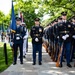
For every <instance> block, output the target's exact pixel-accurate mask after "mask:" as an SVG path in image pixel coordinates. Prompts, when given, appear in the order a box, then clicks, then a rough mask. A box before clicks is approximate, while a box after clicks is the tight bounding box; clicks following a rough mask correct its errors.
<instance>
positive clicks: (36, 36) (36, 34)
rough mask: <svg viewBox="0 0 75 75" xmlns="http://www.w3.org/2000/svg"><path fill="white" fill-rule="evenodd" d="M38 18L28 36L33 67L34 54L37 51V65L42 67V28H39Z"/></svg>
mask: <svg viewBox="0 0 75 75" xmlns="http://www.w3.org/2000/svg"><path fill="white" fill-rule="evenodd" d="M39 20H40V19H39V18H36V19H35V26H33V27H32V28H31V31H30V36H31V38H32V46H33V65H35V64H36V52H37V51H38V63H39V65H42V37H43V27H42V26H40V22H39Z"/></svg>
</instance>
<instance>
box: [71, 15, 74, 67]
mask: <svg viewBox="0 0 75 75" xmlns="http://www.w3.org/2000/svg"><path fill="white" fill-rule="evenodd" d="M74 53H75V16H73V18H72V50H71V61H72V60H73V58H74V57H75V55H74ZM74 67H75V64H74Z"/></svg>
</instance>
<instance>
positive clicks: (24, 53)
mask: <svg viewBox="0 0 75 75" xmlns="http://www.w3.org/2000/svg"><path fill="white" fill-rule="evenodd" d="M22 26H23V27H24V32H25V36H24V37H23V57H24V58H26V50H27V49H26V48H27V42H28V41H27V38H28V29H27V28H26V24H25V23H24V22H22Z"/></svg>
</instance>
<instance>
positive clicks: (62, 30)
mask: <svg viewBox="0 0 75 75" xmlns="http://www.w3.org/2000/svg"><path fill="white" fill-rule="evenodd" d="M61 14H62V23H60V24H59V25H58V28H57V30H58V36H59V40H60V41H59V42H60V50H59V53H60V67H62V66H63V65H62V61H63V55H64V52H65V54H66V61H67V66H68V67H70V68H71V67H72V66H71V65H70V51H71V39H72V36H71V32H72V30H71V29H72V25H71V24H70V23H69V22H68V21H67V16H66V15H67V12H62V13H61ZM61 49H62V50H61Z"/></svg>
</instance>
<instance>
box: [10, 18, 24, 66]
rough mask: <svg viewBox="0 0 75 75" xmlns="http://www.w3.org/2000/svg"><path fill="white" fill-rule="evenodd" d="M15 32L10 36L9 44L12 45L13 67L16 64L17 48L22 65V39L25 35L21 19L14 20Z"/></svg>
mask: <svg viewBox="0 0 75 75" xmlns="http://www.w3.org/2000/svg"><path fill="white" fill-rule="evenodd" d="M16 25H17V28H16V32H15V33H14V34H13V36H11V42H12V43H13V44H14V46H13V48H14V63H13V65H15V64H16V63H17V50H18V47H19V49H20V64H23V37H24V35H25V33H24V30H23V28H22V26H21V18H19V17H17V18H16Z"/></svg>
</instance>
